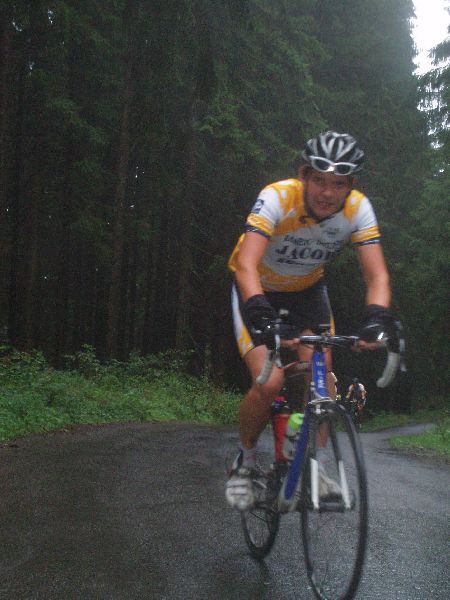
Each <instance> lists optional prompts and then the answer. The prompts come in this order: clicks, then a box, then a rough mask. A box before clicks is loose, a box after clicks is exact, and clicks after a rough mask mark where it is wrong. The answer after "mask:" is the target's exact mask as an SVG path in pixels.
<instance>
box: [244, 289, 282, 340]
mask: <svg viewBox="0 0 450 600" xmlns="http://www.w3.org/2000/svg"><path fill="white" fill-rule="evenodd" d="M277 316H278V315H277V313H276V311H275V309H274V308H273V306H272V305H271V304H270V303H269V301H268V300H267V298H266V297H265V296H264V294H255V296H251V297H250V298H249V299H248V300H247V301H246V302H244V304H243V305H242V317H243V319H244V323H245V325H246V326H247V327H248V328H249V329H251V328H253V329H255V330H256V331H263V329H264V328H265V327H266V326H267V325H268V324H269V323H270V322H275V321H276V319H277Z"/></svg>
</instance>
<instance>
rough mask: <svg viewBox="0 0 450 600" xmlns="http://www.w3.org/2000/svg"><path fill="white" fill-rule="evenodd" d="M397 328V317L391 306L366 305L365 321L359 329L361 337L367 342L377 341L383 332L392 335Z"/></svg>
mask: <svg viewBox="0 0 450 600" xmlns="http://www.w3.org/2000/svg"><path fill="white" fill-rule="evenodd" d="M394 330H395V319H394V315H393V314H392V312H391V310H390V309H389V308H386V307H385V306H380V305H379V304H369V305H368V306H366V308H365V311H364V315H363V322H362V325H361V328H360V330H359V334H358V335H359V338H360V339H361V340H364V341H365V342H376V341H377V340H378V337H379V335H380V334H381V333H385V334H386V335H387V336H390V335H392V332H393V331H394Z"/></svg>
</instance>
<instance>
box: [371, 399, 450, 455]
mask: <svg viewBox="0 0 450 600" xmlns="http://www.w3.org/2000/svg"><path fill="white" fill-rule="evenodd" d="M420 423H431V424H432V425H433V427H432V428H430V429H428V430H426V431H424V432H423V433H420V434H418V435H408V436H404V435H400V436H394V437H392V438H390V439H389V443H390V444H391V445H392V446H393V447H394V448H398V449H402V450H408V451H411V452H415V453H423V454H429V455H436V456H441V457H444V458H447V459H450V409H449V407H448V401H447V399H445V398H438V399H435V400H434V402H433V406H431V407H429V408H426V409H419V408H417V409H415V410H413V411H412V413H411V414H410V415H399V414H393V413H387V412H382V413H379V414H377V415H374V416H372V417H371V418H369V419H368V420H367V421H366V422H365V423H364V424H363V429H362V430H363V432H371V431H381V430H383V429H390V428H392V427H402V426H406V425H416V424H420Z"/></svg>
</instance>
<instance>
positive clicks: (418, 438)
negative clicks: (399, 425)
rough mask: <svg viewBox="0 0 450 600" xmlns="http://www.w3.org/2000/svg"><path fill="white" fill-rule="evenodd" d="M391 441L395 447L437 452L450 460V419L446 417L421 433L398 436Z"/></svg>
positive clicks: (431, 452)
mask: <svg viewBox="0 0 450 600" xmlns="http://www.w3.org/2000/svg"><path fill="white" fill-rule="evenodd" d="M389 441H390V443H391V444H392V446H393V447H394V448H399V449H403V450H409V451H414V452H419V453H423V454H435V455H438V456H442V457H444V458H447V459H449V460H450V419H445V420H444V421H443V422H442V423H440V424H438V425H435V426H434V427H433V428H432V429H429V430H427V431H424V432H423V433H421V434H420V435H408V436H397V437H393V438H391V439H390V440H389Z"/></svg>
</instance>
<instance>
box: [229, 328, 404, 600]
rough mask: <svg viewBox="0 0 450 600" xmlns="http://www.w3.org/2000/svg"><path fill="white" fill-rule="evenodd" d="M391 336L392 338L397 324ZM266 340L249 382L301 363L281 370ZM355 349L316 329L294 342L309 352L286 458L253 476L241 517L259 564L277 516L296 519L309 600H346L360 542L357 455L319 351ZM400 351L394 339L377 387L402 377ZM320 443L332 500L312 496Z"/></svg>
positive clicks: (362, 510) (299, 368) (352, 339)
mask: <svg viewBox="0 0 450 600" xmlns="http://www.w3.org/2000/svg"><path fill="white" fill-rule="evenodd" d="M397 329H398V333H399V329H400V325H399V324H398V328H397ZM266 332H267V330H266ZM269 333H270V334H271V335H272V338H273V344H270V345H269V346H270V347H271V348H272V349H270V350H269V351H268V355H267V358H266V362H265V364H264V367H263V369H262V371H261V374H260V375H259V377H258V378H257V382H258V383H261V384H263V383H265V382H266V381H267V379H268V377H269V375H270V372H271V370H272V368H273V365H274V364H276V365H277V366H278V367H279V368H284V369H285V372H286V374H287V375H289V374H291V375H295V374H298V373H299V372H304V364H303V363H300V362H299V361H295V362H294V363H291V364H289V365H287V366H283V365H282V363H281V359H280V348H281V342H280V335H279V333H278V331H277V329H276V326H275V329H274V330H273V331H272V332H269ZM357 342H358V337H356V336H337V335H329V334H328V333H327V332H326V331H324V330H322V331H319V333H318V334H317V335H305V336H300V338H299V343H300V344H307V345H312V346H313V348H314V352H313V356H312V361H311V366H310V371H311V384H310V391H309V400H308V402H307V404H306V408H305V411H304V418H303V423H302V425H301V429H300V432H299V435H298V437H297V440H296V443H295V451H294V456H293V459H292V460H289V461H286V462H285V461H279V460H276V461H275V462H274V463H272V464H271V465H270V467H268V468H267V469H264V468H258V469H257V470H255V472H254V476H253V487H254V492H255V504H254V506H253V507H252V508H251V509H250V510H247V511H244V512H243V513H242V514H241V519H242V527H243V531H244V536H245V540H246V543H247V545H248V548H249V550H250V553H251V554H252V555H253V556H254V557H255V558H257V559H262V558H264V557H265V556H267V555H268V554H269V552H270V550H271V549H272V546H273V544H274V542H275V539H276V536H277V533H278V528H279V522H280V517H281V516H282V515H283V514H285V513H289V512H295V511H296V512H299V513H300V517H301V530H302V540H303V550H304V557H305V564H306V572H307V576H308V579H309V581H310V583H311V585H312V589H313V591H314V594H315V596H316V598H319V599H321V600H335V599H337V598H339V599H342V600H344V599H347V600H349V599H351V598H353V597H354V594H355V593H356V589H357V587H358V584H359V581H360V578H361V574H362V568H363V563H364V556H365V549H366V542H367V528H368V497H367V478H366V470H365V466H364V458H363V453H362V448H361V444H360V440H359V437H358V434H357V432H356V430H355V427H354V424H353V421H352V418H351V416H350V415H349V413H348V412H347V411H346V410H345V409H344V408H343V407H342V406H340V405H338V404H336V402H334V401H332V400H331V399H330V397H329V396H328V391H327V388H326V368H325V360H324V348H325V347H327V346H337V347H347V348H350V347H352V346H353V345H355V344H356V343H357ZM388 343H389V342H388ZM392 348H393V349H392ZM403 349H404V342H403V340H402V339H401V338H398V339H397V342H395V343H392V345H391V349H388V360H387V362H386V366H385V368H384V371H383V374H382V376H381V377H380V378H379V379H378V381H377V385H378V386H379V387H386V386H387V385H389V384H390V383H391V382H392V381H393V379H394V377H395V374H396V372H397V370H398V368H399V367H400V368H401V369H402V370H404V363H403V361H402V357H403ZM320 436H321V437H322V445H323V439H324V437H325V439H326V452H327V456H328V458H329V461H328V463H327V465H326V473H327V476H328V477H331V478H332V479H333V480H334V481H335V482H337V483H338V485H339V489H340V493H339V494H336V493H335V494H334V495H331V494H329V495H328V496H322V497H321V496H320V495H319V478H320V475H319V463H318V460H317V447H318V446H317V441H318V439H319V438H320Z"/></svg>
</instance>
